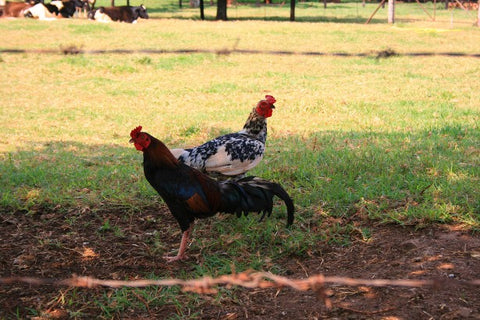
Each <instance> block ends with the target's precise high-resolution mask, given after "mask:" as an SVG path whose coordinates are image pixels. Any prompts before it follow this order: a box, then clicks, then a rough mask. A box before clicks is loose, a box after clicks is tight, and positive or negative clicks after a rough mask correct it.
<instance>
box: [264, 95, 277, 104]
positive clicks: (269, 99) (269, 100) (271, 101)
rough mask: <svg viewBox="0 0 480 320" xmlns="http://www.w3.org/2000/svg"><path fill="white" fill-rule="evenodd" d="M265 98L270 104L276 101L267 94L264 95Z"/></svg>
mask: <svg viewBox="0 0 480 320" xmlns="http://www.w3.org/2000/svg"><path fill="white" fill-rule="evenodd" d="M265 100H267V102H268V103H270V104H274V103H275V102H277V100H275V98H274V97H273V96H271V95H269V94H267V95H266V96H265Z"/></svg>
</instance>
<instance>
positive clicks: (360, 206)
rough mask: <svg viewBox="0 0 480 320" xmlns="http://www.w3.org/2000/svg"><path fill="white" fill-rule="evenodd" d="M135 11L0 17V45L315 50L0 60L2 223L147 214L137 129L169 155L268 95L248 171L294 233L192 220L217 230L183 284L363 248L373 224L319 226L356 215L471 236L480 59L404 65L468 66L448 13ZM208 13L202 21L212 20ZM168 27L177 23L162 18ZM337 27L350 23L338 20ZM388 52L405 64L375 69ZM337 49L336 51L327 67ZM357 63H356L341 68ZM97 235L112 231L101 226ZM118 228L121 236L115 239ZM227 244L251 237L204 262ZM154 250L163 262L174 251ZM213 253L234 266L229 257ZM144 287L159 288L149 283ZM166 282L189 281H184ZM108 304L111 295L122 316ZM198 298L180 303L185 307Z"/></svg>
mask: <svg viewBox="0 0 480 320" xmlns="http://www.w3.org/2000/svg"><path fill="white" fill-rule="evenodd" d="M132 4H135V3H132ZM146 4H147V7H148V6H149V5H150V6H149V7H150V8H152V10H151V14H150V15H151V17H152V18H153V19H150V20H141V21H139V23H138V24H135V25H128V24H120V23H112V24H97V23H94V22H91V21H87V20H84V19H71V20H59V21H53V22H42V21H34V20H23V19H19V20H5V19H4V20H0V34H2V37H1V39H0V49H30V50H31V49H58V48H63V47H67V46H76V47H79V48H82V49H85V50H100V49H128V50H140V49H157V50H160V49H165V50H180V49H213V50H222V49H225V48H233V47H235V46H236V48H238V49H252V50H266V51H268V50H273V51H282V50H284V51H295V52H307V51H316V52H317V51H318V52H323V53H326V54H327V55H325V56H308V55H300V54H298V55H272V54H256V55H247V54H230V55H216V54H214V53H198V54H146V53H141V52H136V53H133V54H98V55H95V54H91V55H88V54H86V55H62V54H35V53H21V54H8V53H2V54H0V80H1V83H2V85H1V86H0V96H1V97H2V98H1V100H0V101H1V106H2V107H1V111H0V123H1V124H2V125H1V127H0V159H1V162H0V184H1V186H2V187H1V195H0V212H1V215H2V216H3V217H7V216H9V215H11V214H13V213H14V212H21V213H25V214H27V215H33V216H35V215H36V214H40V213H42V212H45V211H54V212H60V213H65V214H66V216H68V217H69V219H72V217H76V218H79V217H81V215H82V214H83V213H84V212H98V214H101V213H102V212H103V211H105V210H112V208H116V210H118V212H121V213H122V214H123V215H125V217H126V219H132V217H133V216H135V215H137V214H141V213H142V212H143V210H152V208H157V207H158V206H159V203H160V200H159V197H158V196H157V195H156V193H155V192H154V191H153V190H152V188H151V187H150V186H149V185H148V183H147V182H146V180H145V178H144V176H143V172H142V166H141V161H142V160H141V154H140V153H138V152H137V151H136V150H135V149H134V148H133V147H132V146H131V145H129V143H128V139H129V137H128V134H129V132H130V130H131V129H132V128H134V127H135V126H137V125H142V126H143V127H144V129H145V131H147V132H150V133H151V134H152V135H154V136H156V137H158V138H160V139H162V140H163V141H164V142H165V143H166V144H167V145H169V146H172V147H179V146H192V145H196V144H199V143H201V142H203V141H206V140H207V139H210V138H213V137H215V136H217V135H219V134H224V133H227V132H231V131H237V130H240V129H241V127H242V126H243V123H244V121H245V120H246V118H247V115H248V113H249V112H250V110H251V108H252V107H253V106H254V105H255V103H256V102H257V101H258V100H259V99H262V98H263V97H264V95H265V94H271V95H273V96H274V97H275V98H276V99H277V103H276V106H277V108H276V109H275V111H274V114H273V117H272V118H270V119H269V122H268V125H269V137H268V140H267V152H266V156H265V158H264V160H263V161H262V162H261V164H260V165H259V166H258V167H257V168H255V169H254V170H253V171H252V172H251V173H252V174H255V175H258V176H261V177H264V178H267V179H273V180H275V181H277V182H279V183H281V184H282V185H283V186H285V188H286V189H287V191H288V192H289V193H290V194H291V196H292V197H293V199H294V201H295V204H296V210H297V220H296V226H295V227H294V228H293V229H292V230H284V228H283V225H284V221H283V218H282V217H283V215H284V208H283V207H282V206H280V205H279V206H277V207H276V210H275V217H276V219H275V218H273V219H270V220H269V221H267V222H265V223H262V224H260V225H258V224H257V223H256V221H255V219H240V220H237V219H235V218H227V219H221V220H220V221H219V220H217V219H215V218H214V219H210V221H207V222H202V223H200V224H199V227H198V228H199V229H201V228H202V226H203V227H204V226H205V225H212V232H211V234H207V236H209V237H208V238H207V239H204V240H197V241H196V242H194V243H193V244H192V247H191V248H190V250H194V251H195V250H197V251H198V250H199V248H205V247H206V248H207V249H206V250H205V251H206V252H202V254H204V255H205V257H206V258H205V261H206V262H205V264H203V265H202V266H195V265H194V264H193V265H192V266H191V269H192V270H193V271H192V272H191V273H190V274H188V277H195V276H200V275H206V274H209V275H218V274H224V273H226V272H230V268H231V265H234V266H235V267H236V269H237V270H246V269H249V268H253V269H265V268H267V266H271V265H272V263H271V261H272V260H273V261H274V263H273V267H271V268H270V270H272V271H276V272H279V273H282V271H283V269H282V266H281V265H280V264H276V263H275V261H276V260H277V259H278V260H281V259H285V258H286V257H288V256H289V255H291V254H298V255H302V254H305V252H307V251H308V250H310V248H311V246H312V245H314V244H316V243H318V242H334V243H339V244H342V245H348V244H349V241H350V240H349V239H350V236H351V234H352V233H358V232H359V231H360V232H361V233H362V236H363V237H365V239H366V240H368V238H369V236H370V232H369V230H368V228H361V229H358V228H357V227H355V226H354V225H353V224H336V223H332V224H330V225H328V226H326V225H325V222H326V221H331V220H329V219H333V221H337V220H335V219H349V218H350V217H353V216H356V217H357V218H358V217H360V218H361V219H364V220H366V221H374V222H382V223H396V224H399V225H416V226H418V227H422V226H425V225H429V224H432V223H449V224H454V225H460V226H462V227H463V228H466V229H469V230H472V231H478V229H479V227H480V195H479V190H480V187H479V185H480V181H479V180H480V179H479V177H480V144H479V141H480V128H479V123H480V106H479V101H480V91H479V90H478V75H479V74H480V66H479V60H478V58H472V57H468V56H465V57H462V56H458V57H456V56H445V55H435V56H419V57H415V56H408V55H405V54H409V53H416V52H430V53H439V54H440V53H445V52H457V53H465V54H478V53H480V30H479V29H478V28H475V27H472V26H470V25H468V24H466V23H464V24H454V25H452V24H451V20H450V18H451V16H452V13H450V12H448V11H445V10H443V12H440V11H439V12H438V15H439V16H441V15H443V18H444V20H443V21H438V22H429V21H426V17H423V16H422V13H421V12H420V13H417V12H416V11H415V12H411V11H406V13H405V14H404V16H405V17H407V18H408V19H410V20H412V21H407V22H402V23H398V24H395V25H393V26H389V25H386V24H381V23H378V22H380V21H378V20H377V21H376V23H374V24H371V25H364V24H363V22H359V21H363V20H364V17H365V16H367V17H368V15H369V14H370V13H371V12H372V11H373V8H374V7H375V6H376V5H375V4H368V6H367V8H366V9H363V8H362V7H361V4H356V3H352V4H341V5H333V4H331V5H329V8H330V7H331V8H332V9H331V10H332V11H333V10H335V11H334V13H331V11H330V9H328V10H326V11H323V8H321V9H320V7H319V6H318V5H317V4H315V5H313V4H311V5H310V4H301V5H299V7H300V8H299V9H298V11H297V14H298V17H299V19H300V20H302V19H303V20H304V22H302V23H290V22H286V21H258V20H256V19H259V18H263V17H267V18H269V19H274V18H277V17H288V8H287V7H285V6H284V7H268V8H250V7H248V8H243V7H238V8H231V9H229V10H230V11H229V12H230V13H229V16H230V17H235V14H236V15H237V17H238V20H235V21H231V22H212V21H203V22H202V21H195V20H192V19H188V18H190V17H192V16H191V14H194V13H195V12H196V11H197V10H195V11H193V9H184V10H182V11H178V10H174V9H173V4H172V5H170V6H159V5H157V6H158V7H155V5H154V2H153V1H150V3H149V2H147V3H146ZM312 6H316V10H318V11H319V12H320V13H321V14H323V13H326V12H328V15H329V17H326V18H325V19H324V21H327V22H308V21H310V20H315V19H313V18H308V14H311V10H313V8H310V7H312ZM411 6H413V4H412V5H411ZM360 8H362V9H360ZM208 10H209V11H208V12H207V14H208V15H209V16H211V15H213V14H214V13H212V12H214V11H212V10H213V9H211V8H209V9H208ZM242 10H243V11H242ZM399 10H400V9H399ZM402 10H403V9H402ZM409 10H418V9H417V8H416V9H409ZM367 11H368V13H367ZM303 12H304V13H303ZM307 12H308V13H307ZM455 14H456V16H455V17H458V15H459V13H455ZM256 15H258V16H256ZM262 15H263V16H262ZM166 16H169V17H170V16H174V17H178V18H182V19H163V18H166ZM359 16H360V17H361V19H359ZM242 17H244V18H242ZM301 17H303V18H301ZM349 17H352V18H351V19H352V21H351V22H356V23H338V22H346V21H348V20H349V19H350V18H349ZM422 19H423V20H422ZM252 20H254V21H252ZM278 20H282V19H280V18H279V19H278ZM417 20H422V21H417ZM387 49H391V50H394V52H396V53H399V55H397V56H393V57H389V58H377V57H376V53H377V52H379V51H382V50H387ZM339 52H340V53H345V54H347V56H346V57H341V56H335V55H329V54H334V53H339ZM359 53H367V54H368V55H367V56H364V57H358V56H348V55H355V54H359ZM66 219H67V218H66ZM66 222H67V223H74V222H72V220H69V221H66ZM158 227H159V228H165V229H167V230H168V231H171V232H172V234H173V232H174V231H177V229H178V228H177V226H176V225H174V224H171V225H168V226H160V225H159V226H158ZM98 228H100V229H101V228H102V225H100V226H96V228H95V229H98ZM103 228H104V229H112V226H110V225H109V221H108V220H106V221H104V222H103ZM117 231H118V235H119V237H121V236H123V235H124V233H125V231H124V230H117ZM231 233H238V234H247V235H248V236H245V238H243V237H240V238H239V239H237V240H235V243H236V245H235V246H233V247H232V248H230V249H229V248H224V250H225V252H226V253H218V250H217V251H215V252H213V253H209V252H208V249H209V248H210V249H211V248H212V246H213V248H218V247H222V243H223V242H222V241H225V239H224V238H223V237H220V238H217V236H218V235H219V234H231ZM274 234H275V235H276V236H277V237H278V238H276V239H277V240H275V239H273V238H272V237H273V236H272V235H274ZM172 237H178V234H175V235H174V236H172ZM247 239H248V240H247ZM265 239H267V240H268V241H271V242H274V243H275V241H279V240H278V239H282V240H285V244H284V245H281V246H271V245H268V243H269V242H268V241H267V243H265ZM206 241H210V242H211V243H210V244H208V245H207V244H206ZM247 242H248V246H252V247H254V248H257V249H258V248H261V249H262V250H263V255H262V256H256V257H254V258H251V259H249V258H245V256H243V253H241V252H239V251H237V250H239V248H242V246H247ZM158 246H159V247H158V248H157V249H158V250H159V252H157V253H158V254H159V255H160V254H161V253H162V251H164V250H167V249H168V250H169V249H171V248H165V247H164V246H162V245H158ZM225 255H226V256H227V257H228V256H238V255H240V256H242V259H240V258H239V259H233V261H232V260H230V259H228V258H225ZM266 257H269V258H266ZM155 275H156V276H167V275H166V274H164V273H162V271H161V270H156V272H155ZM169 275H170V276H171V275H172V274H171V273H169ZM173 275H174V276H179V277H186V276H187V275H186V274H184V273H182V272H181V271H177V272H174V274H173ZM143 276H145V275H143ZM150 276H152V275H150ZM125 292H127V291H126V289H125V290H118V291H115V293H114V297H113V298H112V297H111V296H110V297H107V296H103V297H97V299H98V301H97V302H96V303H98V304H99V305H102V306H103V307H102V308H101V309H102V310H103V311H102V312H103V316H104V317H107V318H108V317H110V316H112V315H113V314H117V313H118V312H121V311H122V310H124V309H125V308H129V307H131V308H136V306H129V305H125V304H128V303H132V302H127V301H124V302H123V303H124V304H123V305H122V302H121V301H122V299H121V296H122V295H125V294H126V293H125ZM168 292H169V294H171V295H172V296H169V295H167V296H165V292H163V293H162V297H163V298H162V299H165V301H168V303H171V302H172V299H173V300H175V298H173V296H174V295H175V294H176V291H175V289H173V290H171V291H168ZM70 294H73V293H72V292H70ZM144 294H145V295H154V296H156V295H158V294H159V293H156V292H152V291H148V292H144ZM225 294H226V293H225ZM70 298H71V299H73V300H74V299H75V298H74V297H70ZM109 299H116V300H115V301H116V304H112V303H111V300H109ZM145 299H147V300H148V299H149V298H148V297H146V298H145ZM186 299H187V300H188V299H190V298H186ZM195 299H196V298H195V297H192V298H191V300H188V301H189V302H188V303H190V304H191V305H195ZM109 301H110V302H109ZM162 301H163V300H162ZM157 303H163V302H161V301H157ZM165 303H167V302H165ZM188 303H187V306H188V305H189V304H188ZM113 305H114V306H113ZM179 308H180V307H179ZM182 310H183V311H182V312H185V310H184V309H182ZM32 313H33V314H34V313H35V312H34V311H32ZM179 314H181V312H179Z"/></svg>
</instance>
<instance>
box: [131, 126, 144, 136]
mask: <svg viewBox="0 0 480 320" xmlns="http://www.w3.org/2000/svg"><path fill="white" fill-rule="evenodd" d="M141 131H142V126H138V127H136V128H135V129H133V130H132V132H130V137H132V139H135V138H136V137H138V134H139V133H140V132H141Z"/></svg>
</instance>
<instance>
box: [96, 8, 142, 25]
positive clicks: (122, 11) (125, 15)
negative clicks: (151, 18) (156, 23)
mask: <svg viewBox="0 0 480 320" xmlns="http://www.w3.org/2000/svg"><path fill="white" fill-rule="evenodd" d="M107 17H108V18H110V19H111V20H112V21H120V22H127V23H136V22H137V20H138V18H143V19H148V13H147V8H145V6H144V5H143V4H142V5H141V6H138V7H131V6H120V7H99V8H98V9H96V10H92V11H90V12H89V14H88V18H89V19H92V20H98V21H102V22H107V21H108V18H107Z"/></svg>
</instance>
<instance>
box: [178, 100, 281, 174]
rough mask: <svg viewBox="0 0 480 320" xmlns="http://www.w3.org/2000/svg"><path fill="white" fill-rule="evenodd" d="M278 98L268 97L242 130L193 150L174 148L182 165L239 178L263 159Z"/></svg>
mask: <svg viewBox="0 0 480 320" xmlns="http://www.w3.org/2000/svg"><path fill="white" fill-rule="evenodd" d="M275 102H276V100H275V98H274V97H272V96H271V95H266V96H265V99H264V100H260V101H259V102H258V103H257V105H256V107H255V108H253V110H252V112H251V113H250V115H249V116H248V119H247V122H246V123H245V125H244V126H243V129H242V130H240V131H238V132H235V133H229V134H226V135H223V136H220V137H217V138H215V139H213V140H210V141H208V142H206V143H204V144H202V145H200V146H197V147H194V148H192V149H172V150H170V151H171V152H172V154H173V155H174V156H175V158H177V159H178V160H179V161H180V162H183V163H185V164H186V165H188V166H190V167H193V168H195V169H197V170H200V171H202V172H204V173H206V174H208V175H210V176H213V177H218V178H224V179H225V178H240V177H242V176H243V175H244V174H245V173H246V172H247V171H249V170H251V169H253V168H254V167H255V166H256V165H257V164H258V163H259V162H260V161H261V160H262V158H263V155H264V153H265V141H266V140H267V118H268V117H271V116H272V112H273V109H274V108H275V106H274V103H275Z"/></svg>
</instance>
